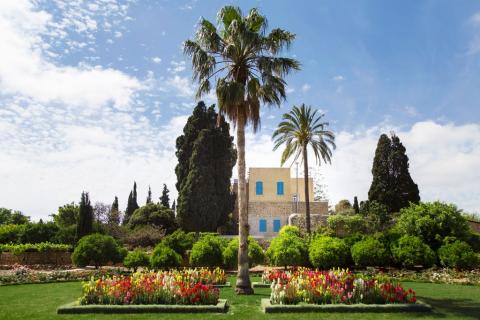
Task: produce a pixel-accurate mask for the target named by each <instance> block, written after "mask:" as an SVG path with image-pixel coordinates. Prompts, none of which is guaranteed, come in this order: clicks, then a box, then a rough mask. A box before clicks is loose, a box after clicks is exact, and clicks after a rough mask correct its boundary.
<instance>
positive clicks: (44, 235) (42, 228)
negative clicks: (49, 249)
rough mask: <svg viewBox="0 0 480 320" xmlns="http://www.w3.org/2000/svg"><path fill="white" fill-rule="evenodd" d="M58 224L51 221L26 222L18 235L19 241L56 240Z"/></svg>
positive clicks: (38, 241)
mask: <svg viewBox="0 0 480 320" xmlns="http://www.w3.org/2000/svg"><path fill="white" fill-rule="evenodd" d="M58 231H59V228H58V226H57V225H56V224H55V223H53V222H46V223H44V222H41V221H40V222H38V223H27V224H26V225H25V230H24V232H23V233H22V235H21V236H20V242H21V243H40V242H53V241H55V240H56V236H57V233H58Z"/></svg>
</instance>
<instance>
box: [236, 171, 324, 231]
mask: <svg viewBox="0 0 480 320" xmlns="http://www.w3.org/2000/svg"><path fill="white" fill-rule="evenodd" d="M237 183H238V182H237V181H235V182H234V185H233V190H235V191H236V190H237ZM308 184H309V199H310V215H311V221H312V227H314V226H315V225H316V224H318V223H319V222H321V221H324V220H326V218H327V215H328V202H327V201H313V199H314V195H313V178H311V177H310V178H308ZM247 202H248V223H249V225H250V235H252V236H253V237H255V238H271V237H274V236H276V235H277V233H278V231H279V230H280V228H281V227H282V226H284V225H298V226H299V227H303V226H304V223H305V185H304V178H297V177H293V178H292V177H291V176H290V168H249V172H248V179H247ZM233 216H234V220H235V221H236V222H238V209H237V206H235V211H234V214H233Z"/></svg>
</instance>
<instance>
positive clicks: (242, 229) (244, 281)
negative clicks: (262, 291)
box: [235, 112, 253, 294]
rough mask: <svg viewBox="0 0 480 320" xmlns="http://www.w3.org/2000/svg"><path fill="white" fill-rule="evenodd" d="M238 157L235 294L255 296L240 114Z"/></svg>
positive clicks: (243, 131)
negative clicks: (249, 270) (250, 266)
mask: <svg viewBox="0 0 480 320" xmlns="http://www.w3.org/2000/svg"><path fill="white" fill-rule="evenodd" d="M237 155H238V193H237V197H238V220H239V221H238V234H239V248H238V274H237V283H236V286H235V292H236V293H237V294H253V289H252V285H251V283H250V276H249V273H248V231H249V230H248V211H247V182H246V180H245V119H244V116H243V114H242V112H239V115H238V119H237Z"/></svg>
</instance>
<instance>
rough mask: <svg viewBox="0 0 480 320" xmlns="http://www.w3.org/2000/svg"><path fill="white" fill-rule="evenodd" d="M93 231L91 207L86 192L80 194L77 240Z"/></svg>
mask: <svg viewBox="0 0 480 320" xmlns="http://www.w3.org/2000/svg"><path fill="white" fill-rule="evenodd" d="M92 231H93V207H92V205H91V203H90V198H89V196H88V192H82V198H81V200H80V207H79V211H78V222H77V237H76V238H77V240H80V239H81V238H82V237H83V236H86V235H89V234H90V233H92Z"/></svg>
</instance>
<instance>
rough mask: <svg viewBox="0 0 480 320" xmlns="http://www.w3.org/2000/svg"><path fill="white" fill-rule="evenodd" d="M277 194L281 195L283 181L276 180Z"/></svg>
mask: <svg viewBox="0 0 480 320" xmlns="http://www.w3.org/2000/svg"><path fill="white" fill-rule="evenodd" d="M277 195H278V196H283V181H278V182H277Z"/></svg>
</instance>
